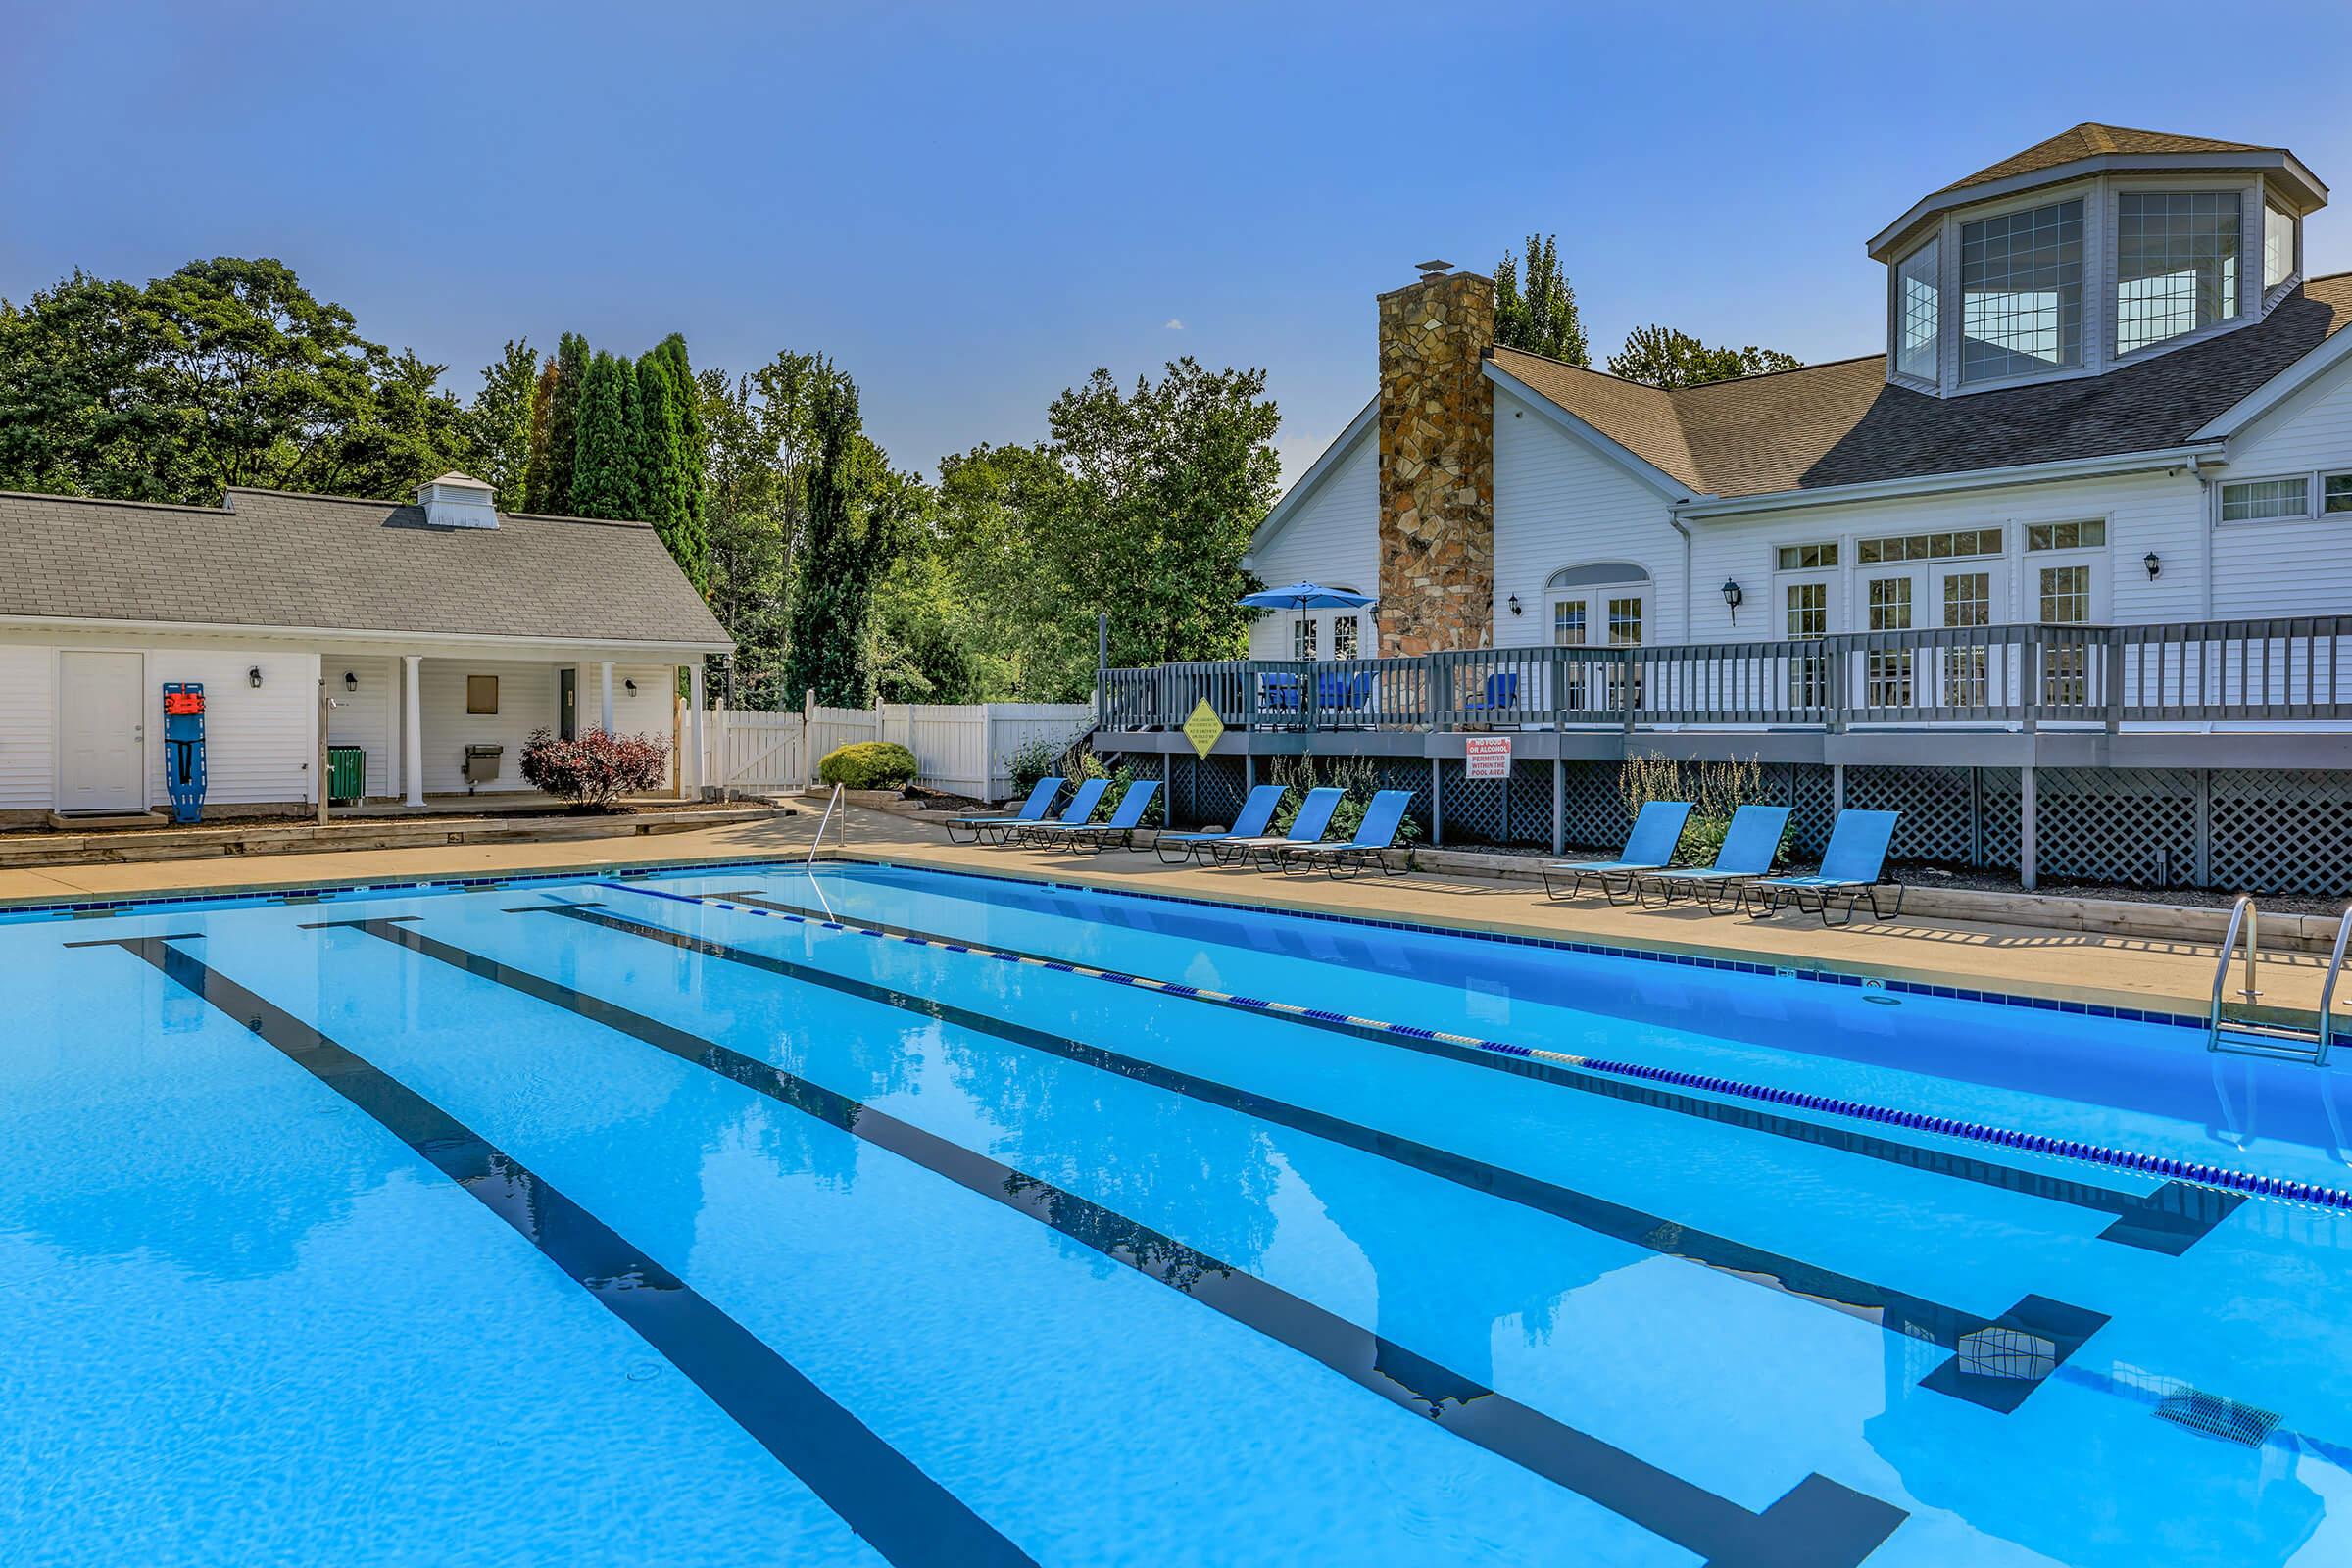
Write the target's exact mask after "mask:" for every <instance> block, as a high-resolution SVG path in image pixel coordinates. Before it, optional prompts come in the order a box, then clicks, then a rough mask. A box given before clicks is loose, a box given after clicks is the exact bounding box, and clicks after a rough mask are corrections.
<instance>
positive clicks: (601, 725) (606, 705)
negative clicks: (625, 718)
mask: <svg viewBox="0 0 2352 1568" xmlns="http://www.w3.org/2000/svg"><path fill="white" fill-rule="evenodd" d="M596 680H597V685H598V686H599V687H600V688H601V690H600V691H599V692H598V694H597V704H596V714H597V716H596V727H597V728H598V729H601V730H603V731H604V732H605V733H606V734H608V735H610V734H612V733H613V661H611V660H610V659H608V660H606V661H605V662H603V663H601V664H599V665H597V666H596Z"/></svg>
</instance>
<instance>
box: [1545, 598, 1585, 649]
mask: <svg viewBox="0 0 2352 1568" xmlns="http://www.w3.org/2000/svg"><path fill="white" fill-rule="evenodd" d="M1551 640H1552V642H1553V643H1554V644H1556V645H1557V646H1559V647H1561V648H1582V647H1584V646H1585V602H1584V601H1583V600H1582V599H1563V600H1561V601H1560V602H1559V603H1558V604H1556V605H1553V606H1552V607H1551Z"/></svg>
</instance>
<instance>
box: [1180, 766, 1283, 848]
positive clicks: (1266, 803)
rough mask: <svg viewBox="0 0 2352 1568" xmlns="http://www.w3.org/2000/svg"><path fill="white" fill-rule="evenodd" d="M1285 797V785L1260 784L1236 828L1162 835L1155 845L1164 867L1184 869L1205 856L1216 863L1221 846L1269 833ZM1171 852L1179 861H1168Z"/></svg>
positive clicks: (1240, 816)
mask: <svg viewBox="0 0 2352 1568" xmlns="http://www.w3.org/2000/svg"><path fill="white" fill-rule="evenodd" d="M1282 797H1283V787H1282V786H1281V785H1279V784H1260V785H1259V786H1257V788H1255V789H1253V790H1251V791H1250V798H1249V799H1248V800H1246V801H1244V802H1243V803H1242V809H1241V811H1240V813H1239V814H1237V815H1236V816H1235V817H1234V819H1233V826H1231V827H1229V828H1227V829H1226V830H1225V831H1224V832H1222V833H1162V834H1161V835H1159V837H1158V838H1156V839H1153V840H1152V850H1153V852H1154V853H1156V854H1157V855H1158V856H1159V863H1160V864H1162V865H1182V864H1183V863H1184V862H1185V861H1187V860H1198V859H1200V858H1201V857H1202V856H1203V855H1205V856H1207V857H1209V858H1212V859H1213V858H1215V856H1216V853H1217V846H1218V845H1220V844H1232V843H1234V842H1236V841H1238V840H1241V839H1253V838H1257V837H1259V836H1260V835H1262V834H1263V833H1264V832H1265V831H1266V824H1267V823H1268V822H1271V821H1273V820H1274V811H1275V809H1276V808H1277V807H1279V806H1281V805H1282ZM1170 850H1174V851H1175V852H1176V858H1174V859H1172V860H1171V859H1169V858H1168V851H1170Z"/></svg>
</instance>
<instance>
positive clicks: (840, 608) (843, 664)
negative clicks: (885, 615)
mask: <svg viewBox="0 0 2352 1568" xmlns="http://www.w3.org/2000/svg"><path fill="white" fill-rule="evenodd" d="M809 412H810V415H811V420H812V423H813V425H814V427H815V431H816V460H815V462H814V463H813V464H811V465H810V466H809V480H808V486H809V490H808V496H809V499H808V505H809V523H808V527H809V536H808V543H807V544H806V545H804V546H803V551H802V561H801V581H800V587H799V588H798V590H797V591H796V592H795V593H794V595H793V601H792V647H791V651H790V654H789V656H788V659H787V662H786V664H785V685H786V689H787V690H790V691H801V690H811V691H814V692H815V693H816V700H817V701H818V702H820V703H823V704H825V705H826V706H828V707H833V708H864V707H866V706H868V705H870V704H871V703H872V702H873V700H874V695H875V684H874V637H873V628H872V627H871V625H870V624H869V622H870V620H871V618H872V613H873V605H874V589H875V586H876V584H877V583H878V582H879V580H880V579H881V576H882V573H883V570H884V569H885V568H886V567H887V566H888V565H889V564H890V557H891V552H892V550H893V549H894V547H895V545H896V543H897V539H898V535H899V528H900V523H901V521H902V519H903V517H904V516H905V515H906V512H907V508H908V507H909V506H910V505H911V504H912V502H913V498H914V497H915V496H916V495H917V494H918V493H919V492H920V490H921V486H920V485H919V483H916V482H914V481H911V480H909V479H907V477H906V476H905V475H901V474H894V473H892V472H890V471H889V466H888V465H887V463H885V462H884V461H883V459H882V455H881V452H880V451H879V449H877V448H876V447H875V446H874V444H873V443H872V442H870V441H868V440H866V439H865V437H864V435H863V434H861V433H860V432H859V430H858V388H857V387H856V386H855V385H853V384H852V383H851V381H850V378H849V377H848V376H846V375H843V374H841V373H839V372H838V371H834V372H832V373H829V374H826V375H824V376H822V377H820V378H819V379H818V380H817V382H816V384H815V385H814V387H813V388H812V389H811V398H810V411H809Z"/></svg>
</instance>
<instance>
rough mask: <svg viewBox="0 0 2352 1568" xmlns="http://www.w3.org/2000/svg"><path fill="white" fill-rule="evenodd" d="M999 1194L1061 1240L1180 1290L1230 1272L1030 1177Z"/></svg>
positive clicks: (1015, 1179)
mask: <svg viewBox="0 0 2352 1568" xmlns="http://www.w3.org/2000/svg"><path fill="white" fill-rule="evenodd" d="M1005 1192H1006V1193H1007V1194H1009V1195H1010V1196H1011V1197H1013V1198H1014V1199H1016V1200H1018V1201H1019V1202H1020V1205H1021V1206H1022V1207H1023V1208H1026V1209H1028V1210H1029V1211H1030V1212H1031V1213H1034V1214H1035V1215H1037V1216H1038V1218H1040V1219H1042V1220H1044V1221H1045V1222H1046V1223H1047V1224H1049V1225H1051V1226H1053V1227H1054V1229H1055V1230H1057V1231H1059V1232H1061V1233H1062V1234H1063V1235H1064V1236H1067V1237H1070V1238H1071V1239H1073V1240H1075V1241H1079V1242H1083V1243H1085V1244H1086V1245H1087V1246H1089V1247H1091V1248H1093V1249H1094V1250H1096V1251H1099V1252H1103V1253H1105V1254H1107V1255H1109V1256H1110V1257H1113V1258H1116V1259H1117V1260H1118V1261H1120V1262H1122V1263H1125V1264H1127V1265H1128V1266H1129V1267H1131V1268H1135V1269H1139V1270H1141V1271H1142V1272H1143V1273H1146V1274H1149V1275H1151V1276H1152V1278H1153V1279H1155V1280H1159V1281H1161V1282H1163V1283H1165V1284H1168V1285H1173V1286H1175V1287H1176V1289H1178V1290H1180V1291H1190V1290H1191V1289H1193V1287H1195V1286H1196V1285H1199V1284H1200V1283H1201V1281H1202V1280H1204V1279H1206V1278H1208V1277H1209V1276H1211V1275H1216V1276H1219V1277H1223V1276H1225V1275H1228V1274H1231V1273H1232V1272H1233V1270H1232V1269H1230V1268H1228V1267H1226V1266H1224V1265H1223V1264H1222V1263H1221V1262H1220V1261H1219V1260H1218V1259H1216V1258H1213V1257H1210V1256H1208V1255H1207V1254H1206V1253H1204V1252H1201V1250H1198V1249H1196V1248H1191V1247H1187V1246H1186V1245H1185V1244H1184V1243H1182V1242H1180V1241H1177V1240H1176V1239H1175V1238H1174V1237H1172V1236H1168V1235H1165V1234H1164V1233H1162V1232H1159V1231H1155V1230H1153V1229H1152V1227H1151V1226H1149V1225H1146V1224H1144V1223H1143V1222H1142V1221H1140V1220H1136V1219H1131V1218H1129V1217H1128V1216H1127V1215H1124V1214H1121V1213H1119V1212H1117V1211H1116V1210H1114V1209H1111V1208H1108V1207H1106V1206H1104V1205H1103V1204H1102V1203H1098V1202H1095V1201H1092V1200H1090V1199H1085V1198H1080V1197H1077V1196H1076V1195H1074V1194H1071V1193H1066V1192H1063V1191H1062V1190H1060V1189H1059V1188H1056V1187H1054V1186H1052V1185H1051V1184H1049V1183H1046V1182H1043V1181H1039V1180H1037V1179H1035V1178H1033V1177H1022V1176H1015V1177H1013V1178H1012V1179H1011V1180H1009V1181H1007V1182H1006V1183H1005Z"/></svg>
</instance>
